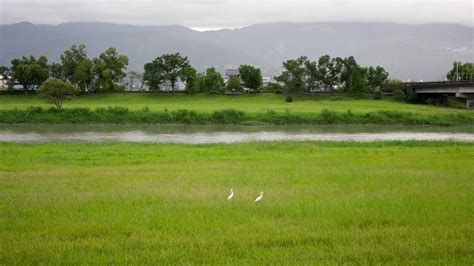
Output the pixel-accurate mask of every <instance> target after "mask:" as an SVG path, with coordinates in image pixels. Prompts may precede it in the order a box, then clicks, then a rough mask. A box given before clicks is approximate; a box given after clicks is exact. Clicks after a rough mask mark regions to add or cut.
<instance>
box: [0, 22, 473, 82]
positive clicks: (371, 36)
mask: <svg viewBox="0 0 474 266" xmlns="http://www.w3.org/2000/svg"><path fill="white" fill-rule="evenodd" d="M473 41H474V29H473V28H470V27H465V26H460V25H454V24H433V25H417V26H414V25H400V24H393V23H350V22H326V23H273V24H257V25H253V26H248V27H244V28H242V29H236V30H220V31H209V32H197V31H193V30H191V29H188V28H186V27H182V26H177V25H170V26H132V25H118V24H111V23H93V22H79V23H65V24H60V25H57V26H53V25H34V24H31V23H26V22H24V23H18V24H11V25H1V26H0V64H2V65H8V64H9V62H10V60H11V59H12V58H15V57H20V56H22V55H29V54H33V55H36V56H37V55H40V54H46V55H47V56H48V58H49V59H50V61H57V60H58V59H59V55H60V54H61V53H62V52H63V51H64V50H65V49H67V48H69V47H70V46H71V45H72V44H80V43H84V44H86V45H87V52H88V54H89V56H97V55H98V54H99V53H100V52H102V51H104V50H105V49H106V48H107V47H110V46H113V47H117V49H118V50H119V52H120V53H124V54H126V55H128V57H129V59H130V65H129V68H130V69H133V70H139V71H142V69H143V64H144V63H145V62H148V61H151V60H152V59H153V58H155V57H157V56H159V55H161V54H164V53H172V52H180V53H182V54H184V55H186V56H188V57H189V58H190V60H191V63H192V64H193V65H194V66H195V67H197V68H198V70H200V71H202V70H204V69H205V68H206V67H211V66H215V67H217V68H218V69H220V70H223V68H224V67H225V66H226V65H235V66H237V65H239V64H253V65H258V66H260V67H262V68H263V70H264V72H265V74H266V75H273V74H276V73H278V72H279V70H280V67H281V63H282V62H283V61H284V60H287V59H290V58H295V57H297V56H299V55H306V56H308V57H310V58H312V59H316V58H318V57H319V56H320V55H323V54H329V55H331V56H349V55H354V56H355V57H356V59H357V60H358V61H359V62H360V64H362V65H376V64H380V65H382V66H384V67H385V68H386V69H387V70H388V71H389V72H390V73H391V75H392V77H395V78H400V79H412V80H418V79H423V80H435V79H442V78H443V76H444V74H445V73H446V72H447V70H448V69H449V68H450V64H451V63H452V61H454V60H462V61H474V53H473V44H474V42H473ZM450 49H451V50H450ZM452 49H458V50H454V51H453V50H452Z"/></svg>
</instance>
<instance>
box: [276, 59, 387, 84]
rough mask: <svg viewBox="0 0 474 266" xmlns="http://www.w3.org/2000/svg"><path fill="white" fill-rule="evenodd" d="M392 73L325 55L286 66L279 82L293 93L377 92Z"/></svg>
mask: <svg viewBox="0 0 474 266" xmlns="http://www.w3.org/2000/svg"><path fill="white" fill-rule="evenodd" d="M387 78H388V73H387V71H385V69H384V68H383V67H381V66H376V67H372V66H371V67H368V68H367V67H362V66H360V65H359V64H358V63H357V62H356V60H355V59H354V57H352V56H349V57H347V58H340V57H334V58H331V57H330V56H329V55H323V56H321V57H320V58H319V59H318V60H317V61H311V60H309V59H308V58H307V57H306V56H301V57H298V58H297V59H292V60H288V61H286V62H284V63H283V72H282V74H281V75H279V76H277V77H276V80H277V81H279V82H281V83H283V84H284V85H283V86H284V89H285V90H287V91H290V92H315V91H319V92H332V91H334V90H336V89H337V90H343V91H347V92H373V91H375V90H376V89H377V88H380V86H381V85H382V84H383V83H384V82H386V81H387Z"/></svg>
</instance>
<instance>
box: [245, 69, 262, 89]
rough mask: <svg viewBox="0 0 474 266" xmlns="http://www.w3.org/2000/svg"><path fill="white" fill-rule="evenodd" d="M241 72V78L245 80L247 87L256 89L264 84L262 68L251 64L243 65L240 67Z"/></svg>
mask: <svg viewBox="0 0 474 266" xmlns="http://www.w3.org/2000/svg"><path fill="white" fill-rule="evenodd" d="M239 74H240V78H241V79H242V81H243V82H244V85H245V87H247V88H249V89H252V90H256V89H258V88H259V87H260V86H262V71H261V70H260V68H256V67H253V66H250V65H241V66H240V67H239ZM239 84H240V82H239Z"/></svg>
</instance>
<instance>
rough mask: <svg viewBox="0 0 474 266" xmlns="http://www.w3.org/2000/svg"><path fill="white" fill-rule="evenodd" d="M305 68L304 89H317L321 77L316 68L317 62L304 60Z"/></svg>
mask: <svg viewBox="0 0 474 266" xmlns="http://www.w3.org/2000/svg"><path fill="white" fill-rule="evenodd" d="M304 65H305V70H306V80H305V82H306V85H305V87H306V89H308V90H309V91H313V90H316V89H318V87H319V84H320V83H321V77H320V74H319V69H318V62H315V61H309V60H306V62H304Z"/></svg>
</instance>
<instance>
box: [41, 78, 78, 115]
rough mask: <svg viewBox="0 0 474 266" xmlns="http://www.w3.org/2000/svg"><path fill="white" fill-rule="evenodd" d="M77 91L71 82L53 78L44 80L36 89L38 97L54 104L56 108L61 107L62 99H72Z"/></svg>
mask: <svg viewBox="0 0 474 266" xmlns="http://www.w3.org/2000/svg"><path fill="white" fill-rule="evenodd" d="M78 93H79V91H78V90H77V89H76V88H75V87H74V86H73V85H72V84H70V83H67V82H64V81H62V80H60V79H55V78H51V79H48V80H46V81H45V82H43V84H41V86H40V87H39V89H38V95H39V97H40V98H43V99H45V100H46V101H48V103H52V104H54V105H55V106H56V108H57V109H58V110H61V109H62V107H63V103H64V101H67V100H70V99H72V98H73V97H75V96H76V95H77V94H78Z"/></svg>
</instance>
